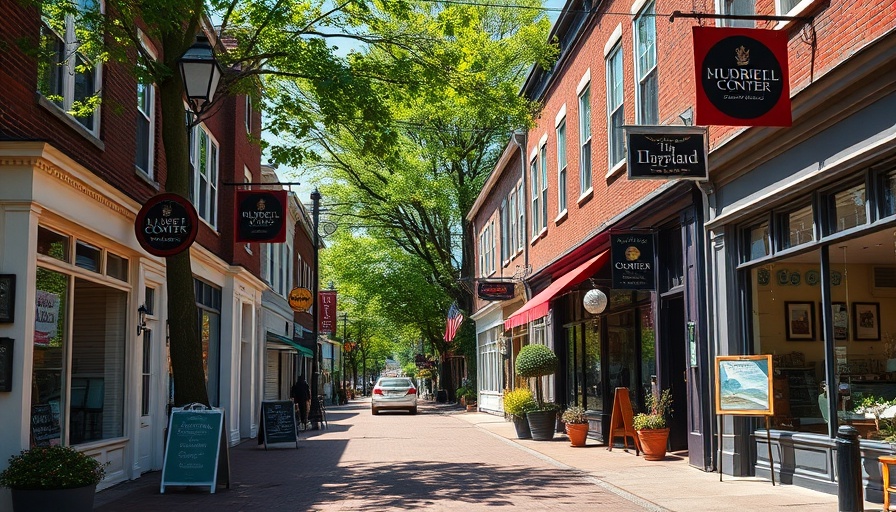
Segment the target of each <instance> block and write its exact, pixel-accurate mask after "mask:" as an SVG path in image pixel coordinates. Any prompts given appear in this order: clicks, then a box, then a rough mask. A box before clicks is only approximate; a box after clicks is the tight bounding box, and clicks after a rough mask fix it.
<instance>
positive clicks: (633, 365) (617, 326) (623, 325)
mask: <svg viewBox="0 0 896 512" xmlns="http://www.w3.org/2000/svg"><path fill="white" fill-rule="evenodd" d="M635 334H636V333H635V313H634V311H633V310H629V311H624V312H622V313H617V314H614V315H608V316H607V337H608V339H607V341H608V342H609V348H608V353H607V362H608V371H609V375H608V376H607V378H608V379H609V382H610V390H611V391H613V390H615V389H616V388H619V387H624V388H628V389H629V393H630V394H632V398H633V399H634V398H637V393H638V391H637V388H635V387H633V386H635V385H637V382H636V381H635V379H636V378H637V375H636V374H635V373H636V372H637V368H638V360H637V357H636V356H637V354H636V347H637V345H636V341H637V340H636V338H635Z"/></svg>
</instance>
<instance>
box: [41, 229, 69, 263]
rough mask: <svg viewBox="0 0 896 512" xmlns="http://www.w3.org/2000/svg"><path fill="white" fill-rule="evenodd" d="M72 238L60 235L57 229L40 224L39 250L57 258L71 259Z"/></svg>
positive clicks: (62, 259) (61, 259)
mask: <svg viewBox="0 0 896 512" xmlns="http://www.w3.org/2000/svg"><path fill="white" fill-rule="evenodd" d="M70 244H71V238H69V237H68V236H65V235H60V234H59V233H56V232H55V231H50V230H49V229H47V228H45V227H42V226H38V228H37V252H38V253H39V254H45V255H47V256H50V257H53V258H56V259H57V260H60V261H66V262H68V261H71V257H70V256H69V247H70Z"/></svg>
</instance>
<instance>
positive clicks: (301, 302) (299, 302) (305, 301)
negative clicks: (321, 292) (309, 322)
mask: <svg viewBox="0 0 896 512" xmlns="http://www.w3.org/2000/svg"><path fill="white" fill-rule="evenodd" d="M313 303H314V301H313V300H311V290H309V289H308V288H293V289H292V290H290V292H289V307H291V308H292V310H293V311H296V312H298V313H301V312H303V311H308V310H309V309H311V304H313Z"/></svg>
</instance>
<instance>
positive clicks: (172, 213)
mask: <svg viewBox="0 0 896 512" xmlns="http://www.w3.org/2000/svg"><path fill="white" fill-rule="evenodd" d="M134 232H135V233H136V234H137V241H138V242H140V246H141V247H143V248H144V249H146V252H148V253H150V254H153V255H155V256H174V255H175V254H178V253H180V252H183V251H184V250H186V249H189V248H190V246H191V245H192V244H193V241H194V240H196V234H197V233H198V232H199V217H198V215H196V209H195V208H193V205H192V204H191V203H190V201H188V200H187V199H185V198H184V197H182V196H180V195H178V194H173V193H170V192H166V193H164V194H159V195H156V196H153V197H152V198H150V200H149V201H147V202H146V203H145V204H144V205H143V208H140V212H139V213H137V221H136V222H135V223H134Z"/></svg>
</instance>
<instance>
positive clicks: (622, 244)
mask: <svg viewBox="0 0 896 512" xmlns="http://www.w3.org/2000/svg"><path fill="white" fill-rule="evenodd" d="M610 251H611V252H610V255H611V256H612V261H613V266H612V268H613V270H612V276H613V288H614V289H620V290H653V289H654V288H655V285H654V282H655V279H654V270H655V269H654V259H655V258H654V254H655V251H654V243H653V233H651V232H648V231H645V232H627V233H613V234H611V235H610Z"/></svg>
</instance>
